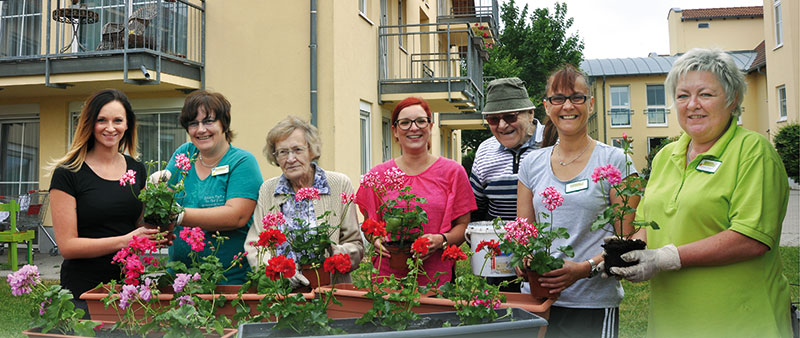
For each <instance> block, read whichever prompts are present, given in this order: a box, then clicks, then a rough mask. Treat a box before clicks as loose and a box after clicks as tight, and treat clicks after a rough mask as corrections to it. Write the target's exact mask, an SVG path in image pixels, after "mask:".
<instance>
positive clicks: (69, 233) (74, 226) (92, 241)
mask: <svg viewBox="0 0 800 338" xmlns="http://www.w3.org/2000/svg"><path fill="white" fill-rule="evenodd" d="M50 207H51V213H52V219H53V232H54V233H55V236H56V242H57V244H58V249H59V251H60V252H61V255H62V256H64V259H78V258H94V257H100V256H103V255H108V254H112V253H115V252H117V251H119V249H122V248H124V247H127V246H128V242H130V240H131V239H132V238H133V236H153V235H155V234H156V233H158V230H156V229H146V228H142V227H138V228H136V229H135V230H133V231H131V232H129V233H127V234H125V235H122V236H114V237H105V238H85V237H78V214H77V212H76V211H75V210H76V201H75V197H73V196H72V195H70V194H67V193H66V192H64V191H61V190H59V189H51V190H50Z"/></svg>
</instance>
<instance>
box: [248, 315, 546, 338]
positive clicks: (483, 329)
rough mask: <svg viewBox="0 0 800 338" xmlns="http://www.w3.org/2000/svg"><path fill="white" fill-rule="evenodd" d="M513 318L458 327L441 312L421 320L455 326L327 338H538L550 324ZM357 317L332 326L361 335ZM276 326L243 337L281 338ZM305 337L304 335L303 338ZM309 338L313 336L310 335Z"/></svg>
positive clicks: (252, 327)
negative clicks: (448, 323)
mask: <svg viewBox="0 0 800 338" xmlns="http://www.w3.org/2000/svg"><path fill="white" fill-rule="evenodd" d="M496 311H498V313H499V314H500V315H503V314H505V311H506V310H505V309H498V310H496ZM511 317H512V319H509V318H504V319H502V320H499V321H496V322H493V323H487V324H476V325H465V326H457V325H458V323H459V320H458V316H457V315H456V313H455V312H440V313H428V314H421V315H420V318H422V319H429V320H431V321H436V320H438V321H448V322H450V324H452V326H451V327H435V328H416V329H415V328H409V329H407V330H405V331H389V332H366V333H352V334H345V335H336V336H327V337H352V338H361V337H364V338H366V337H459V338H486V337H489V336H488V335H491V336H494V337H503V338H512V337H525V338H529V337H536V336H537V335H538V333H539V328H541V327H542V326H545V325H547V321H546V320H544V319H542V317H539V316H537V315H535V314H532V313H530V312H528V311H525V310H522V309H519V308H513V310H512V315H511ZM355 322H356V318H347V319H335V320H334V322H333V325H332V326H333V327H336V328H341V329H343V330H345V331H347V332H358V331H359V330H361V329H363V327H365V326H367V325H357V324H356V323H355ZM274 325H275V323H251V324H242V325H240V326H239V337H240V338H256V337H280V336H282V335H281V334H278V333H274V334H273V332H272V327H273V326H274ZM303 337H305V336H303ZM307 337H310V336H307Z"/></svg>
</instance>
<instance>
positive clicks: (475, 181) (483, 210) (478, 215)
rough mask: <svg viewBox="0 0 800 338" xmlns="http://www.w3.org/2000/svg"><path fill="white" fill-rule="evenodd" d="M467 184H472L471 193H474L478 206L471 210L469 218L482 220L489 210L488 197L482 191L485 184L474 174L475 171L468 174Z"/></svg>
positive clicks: (486, 217) (485, 217) (486, 216)
mask: <svg viewBox="0 0 800 338" xmlns="http://www.w3.org/2000/svg"><path fill="white" fill-rule="evenodd" d="M469 184H470V186H472V194H473V195H475V204H476V205H477V207H478V209H477V210H475V211H473V212H472V216H471V219H472V220H473V221H483V220H486V219H488V215H487V213H488V211H489V199H488V198H486V195H485V191H484V189H485V188H486V186H485V185H484V183H483V182H481V180H480V179H479V178H478V176H477V175H476V174H475V171H473V172H472V173H471V174H470V175H469Z"/></svg>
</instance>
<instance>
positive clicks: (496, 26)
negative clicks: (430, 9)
mask: <svg viewBox="0 0 800 338" xmlns="http://www.w3.org/2000/svg"><path fill="white" fill-rule="evenodd" d="M438 12H439V17H438V21H439V22H440V23H444V22H485V23H488V24H489V28H490V29H491V30H492V33H493V34H494V36H499V34H500V21H499V18H500V7H499V5H498V3H497V0H470V1H465V0H442V1H438Z"/></svg>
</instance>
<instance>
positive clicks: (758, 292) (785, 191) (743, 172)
mask: <svg viewBox="0 0 800 338" xmlns="http://www.w3.org/2000/svg"><path fill="white" fill-rule="evenodd" d="M665 86H666V89H667V91H668V96H669V97H671V98H672V99H673V100H674V105H675V107H676V108H677V111H678V123H679V124H680V126H681V128H682V129H683V130H684V132H685V133H684V134H683V135H682V136H681V137H680V139H678V141H676V142H673V143H671V144H669V145H668V146H666V147H664V149H662V150H661V151H660V152H659V153H658V155H656V157H655V159H654V160H653V166H652V174H651V176H650V177H651V178H650V182H649V183H648V185H647V190H646V192H645V195H644V197H643V199H642V202H641V204H640V205H639V209H638V210H637V212H636V218H637V219H638V220H645V221H656V222H658V224H659V225H660V227H661V229H659V230H652V229H647V230H646V233H644V232H640V234H638V235H643V236H640V237H643V239H646V241H647V245H648V249H645V250H637V251H632V252H629V253H627V254H625V255H623V259H625V260H627V261H631V262H633V261H637V260H638V261H639V263H638V264H636V265H634V266H631V267H626V268H620V267H615V268H611V272H614V273H617V274H619V275H621V276H623V277H624V278H626V279H628V280H631V281H634V282H638V281H645V280H650V281H651V282H650V318H649V320H648V336H650V337H788V336H791V334H792V328H791V323H790V314H789V307H790V304H789V303H790V300H789V285H788V282H787V280H786V277H784V275H783V268H782V266H781V260H780V255H779V252H778V251H779V250H778V246H779V243H780V236H781V226H782V223H783V218H784V216H785V215H786V206H787V203H788V196H789V188H788V184H787V176H786V170H785V169H784V167H783V164H782V162H781V159H780V157H779V156H778V154H777V153H776V151H775V149H774V148H773V147H772V145H771V144H770V142H769V141H768V140H767V139H766V138H765V137H764V136H762V135H760V134H758V133H755V132H752V131H750V130H746V129H744V128H742V127H740V126H738V124H737V123H736V121H737V117H738V115H739V114H740V112H741V110H742V109H741V105H742V100H743V98H744V93H745V90H746V86H747V85H746V84H745V80H744V75H743V74H742V73H741V71H740V70H739V68H738V67H737V66H736V64H735V62H734V61H733V59H732V58H731V56H730V55H728V54H726V53H724V52H722V51H720V50H709V49H692V50H690V51H689V52H687V53H686V54H684V55H683V56H681V57H680V58H678V60H676V61H675V64H674V65H673V67H672V70H670V72H669V75H668V76H667V80H666V82H665Z"/></svg>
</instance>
